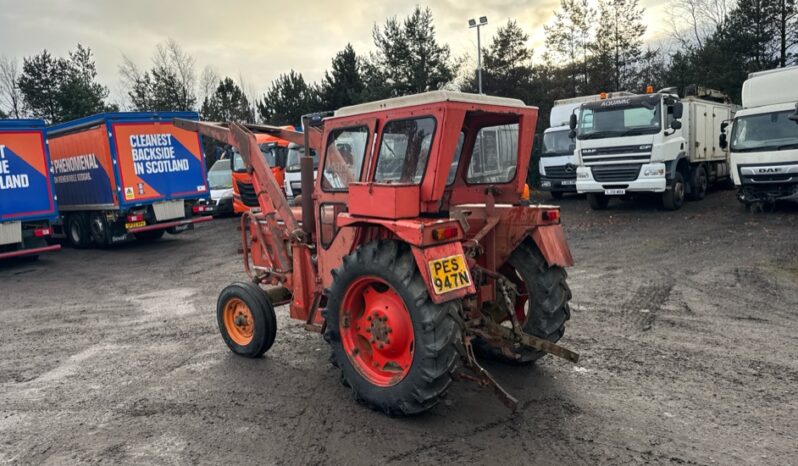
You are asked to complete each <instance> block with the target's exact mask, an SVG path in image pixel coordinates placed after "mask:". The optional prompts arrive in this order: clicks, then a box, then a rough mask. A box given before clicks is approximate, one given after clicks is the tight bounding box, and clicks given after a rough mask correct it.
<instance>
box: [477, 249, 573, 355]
mask: <svg viewBox="0 0 798 466" xmlns="http://www.w3.org/2000/svg"><path fill="white" fill-rule="evenodd" d="M501 272H502V274H503V275H505V276H506V277H507V278H508V279H510V281H512V282H513V283H514V284H515V286H516V288H517V289H518V292H519V296H518V297H517V298H516V302H515V314H516V318H517V319H518V323H519V324H521V327H522V328H523V330H524V332H525V333H528V334H530V335H534V336H536V337H538V338H543V339H546V340H549V341H550V342H552V343H556V342H558V341H559V340H560V338H562V336H563V334H564V333H565V322H566V321H567V320H568V319H570V318H571V308H570V305H569V301H570V300H571V289H570V288H569V287H568V283H567V281H566V279H567V278H568V274H567V273H566V271H565V269H564V268H562V267H560V266H557V265H551V266H550V265H549V264H548V263H546V259H544V258H543V255H542V254H541V253H540V251H539V250H538V248H537V247H536V246H535V245H534V244H533V243H530V242H524V243H521V244H520V245H518V247H517V248H515V250H514V251H513V253H512V254H511V255H510V258H509V259H508V261H507V264H506V265H505V266H504V267H502V270H501ZM508 322H509V319H508ZM479 348H480V349H481V350H485V349H487V350H488V352H489V353H490V354H491V355H492V356H495V357H497V358H498V359H504V360H508V358H507V357H506V356H505V355H504V354H502V353H501V351H499V350H498V349H497V348H494V347H490V346H488V345H486V344H484V343H482V342H480V345H479ZM516 355H517V359H511V360H510V361H511V362H516V363H530V362H534V361H536V360H538V359H540V358H542V357H543V356H545V355H546V353H545V352H543V351H538V350H535V349H531V348H529V349H527V348H523V349H521V350H518V351H516Z"/></svg>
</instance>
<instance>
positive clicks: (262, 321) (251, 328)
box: [216, 282, 277, 358]
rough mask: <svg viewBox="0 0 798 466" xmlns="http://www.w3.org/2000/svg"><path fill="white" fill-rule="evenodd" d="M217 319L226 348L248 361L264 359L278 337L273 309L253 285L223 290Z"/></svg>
mask: <svg viewBox="0 0 798 466" xmlns="http://www.w3.org/2000/svg"><path fill="white" fill-rule="evenodd" d="M216 320H217V322H218V324H219V331H220V332H221V333H222V338H223V339H224V342H225V343H226V344H227V346H228V347H229V348H230V349H231V350H232V351H233V352H234V353H235V354H238V355H240V356H245V357H248V358H257V357H260V356H262V355H263V353H265V352H266V351H268V350H269V348H271V346H272V344H273V343H274V338H275V336H276V334H277V317H276V316H275V314H274V307H273V306H272V303H271V301H269V297H268V296H267V295H266V293H265V292H264V291H263V290H262V289H261V288H260V287H259V286H257V285H255V284H254V283H247V282H237V283H233V284H232V285H230V286H228V287H227V288H225V289H224V290H222V293H221V294H220V295H219V301H218V302H217V304H216Z"/></svg>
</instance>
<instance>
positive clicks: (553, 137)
mask: <svg viewBox="0 0 798 466" xmlns="http://www.w3.org/2000/svg"><path fill="white" fill-rule="evenodd" d="M569 132H570V131H569V130H568V129H565V130H562V131H550V132H548V133H543V157H555V156H558V155H573V153H574V142H573V141H572V140H571V138H570V137H568V133H569Z"/></svg>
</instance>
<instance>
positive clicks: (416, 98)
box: [334, 91, 531, 117]
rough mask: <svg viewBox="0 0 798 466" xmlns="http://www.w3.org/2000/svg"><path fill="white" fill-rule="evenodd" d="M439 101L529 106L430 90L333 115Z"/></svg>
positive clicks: (502, 98)
mask: <svg viewBox="0 0 798 466" xmlns="http://www.w3.org/2000/svg"><path fill="white" fill-rule="evenodd" d="M440 102H460V103H467V104H479V105H498V106H503V107H515V108H531V107H529V106H527V105H526V104H525V103H524V102H523V101H522V100H519V99H509V98H506V97H494V96H488V95H483V94H468V93H465V92H451V91H431V92H424V93H422V94H415V95H408V96H404V97H394V98H391V99H385V100H377V101H374V102H368V103H365V104H359V105H352V106H349V107H343V108H340V109H339V110H337V111H336V112H335V114H334V116H335V117H342V116H351V115H360V114H363V113H371V112H379V111H382V110H389V109H396V108H403V107H413V106H416V105H425V104H435V103H440Z"/></svg>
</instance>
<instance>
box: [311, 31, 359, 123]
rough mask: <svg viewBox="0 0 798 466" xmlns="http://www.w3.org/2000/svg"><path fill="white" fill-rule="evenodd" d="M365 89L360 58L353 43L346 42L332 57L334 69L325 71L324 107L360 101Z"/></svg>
mask: <svg viewBox="0 0 798 466" xmlns="http://www.w3.org/2000/svg"><path fill="white" fill-rule="evenodd" d="M364 91H365V83H364V82H363V76H362V75H361V63H360V59H359V58H358V56H357V54H356V53H355V49H354V48H353V47H352V44H346V47H344V49H343V50H342V51H340V52H338V53H337V54H336V55H335V57H334V58H333V59H332V70H330V71H327V72H325V73H324V79H323V80H322V82H321V101H322V107H323V108H325V109H328V110H336V109H339V108H341V107H345V106H347V105H352V104H356V103H360V102H362V99H363V92H364Z"/></svg>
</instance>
